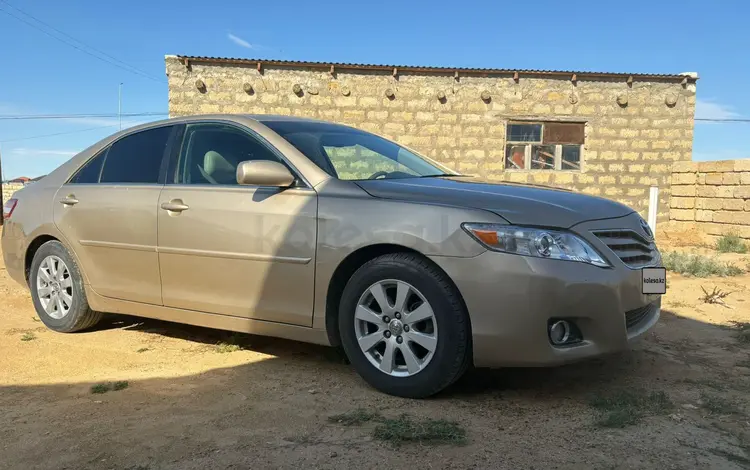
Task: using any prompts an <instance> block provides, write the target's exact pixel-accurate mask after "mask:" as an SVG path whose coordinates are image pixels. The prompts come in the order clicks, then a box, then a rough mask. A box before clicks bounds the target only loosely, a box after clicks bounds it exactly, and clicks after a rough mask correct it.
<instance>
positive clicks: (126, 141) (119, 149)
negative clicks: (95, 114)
mask: <svg viewBox="0 0 750 470" xmlns="http://www.w3.org/2000/svg"><path fill="white" fill-rule="evenodd" d="M170 132H172V126H164V127H157V128H155V129H149V130H145V131H141V132H138V133H135V134H132V135H129V136H127V137H124V138H122V139H120V140H118V141H117V142H115V143H114V144H113V145H112V147H110V149H109V152H107V158H106V159H105V160H104V168H103V170H102V176H101V178H100V182H101V183H146V184H148V183H152V184H155V183H158V182H159V169H160V168H161V162H162V159H163V158H164V151H165V149H166V148H167V141H168V140H169V133H170Z"/></svg>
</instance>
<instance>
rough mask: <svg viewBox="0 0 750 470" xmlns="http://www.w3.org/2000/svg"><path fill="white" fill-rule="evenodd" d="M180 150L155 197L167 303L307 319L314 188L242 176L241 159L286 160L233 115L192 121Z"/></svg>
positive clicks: (260, 316)
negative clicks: (226, 120)
mask: <svg viewBox="0 0 750 470" xmlns="http://www.w3.org/2000/svg"><path fill="white" fill-rule="evenodd" d="M177 160H178V163H177V164H176V170H175V171H174V174H173V176H172V171H170V176H169V178H168V181H167V185H166V186H165V187H164V190H163V191H162V193H161V197H160V199H159V206H160V208H159V216H158V219H159V223H158V227H159V228H158V232H159V264H160V269H161V279H162V295H163V298H164V305H165V306H169V307H177V308H183V309H189V310H198V311H202V312H209V313H213V314H222V315H232V316H239V317H246V318H253V319H258V320H267V321H275V322H282V323H289V324H295V325H304V326H311V325H312V308H313V286H314V280H315V243H316V235H317V225H316V217H317V207H318V206H317V194H316V193H315V191H314V190H313V189H312V188H310V187H308V186H307V185H306V184H305V183H303V182H301V181H300V182H299V184H298V185H297V186H296V187H291V188H276V187H263V186H240V185H238V184H237V179H236V171H237V165H238V163H240V162H241V161H246V160H272V161H278V162H281V163H283V164H286V163H285V162H284V160H283V158H281V156H280V155H279V153H278V152H277V151H276V150H275V149H273V148H272V147H271V146H270V144H268V143H267V142H265V141H262V140H261V139H260V137H258V136H256V135H254V134H252V133H251V132H250V131H249V130H247V129H244V128H239V127H236V126H234V125H228V124H222V123H196V124H188V125H187V126H186V128H185V131H184V137H183V139H182V145H181V150H180V152H179V158H178V159H177ZM287 166H289V165H287ZM291 170H292V171H293V172H294V169H291Z"/></svg>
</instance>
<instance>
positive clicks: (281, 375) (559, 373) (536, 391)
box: [0, 311, 732, 468]
mask: <svg viewBox="0 0 750 470" xmlns="http://www.w3.org/2000/svg"><path fill="white" fill-rule="evenodd" d="M112 329H121V330H123V334H124V333H125V332H127V331H136V332H139V333H145V334H148V335H156V336H159V337H168V338H174V339H178V340H181V341H185V342H190V343H195V344H199V345H211V344H216V343H217V342H220V341H222V340H226V338H227V337H228V336H227V333H225V332H222V331H218V330H212V329H209V328H201V327H193V326H187V325H182V324H176V323H170V322H165V321H158V320H143V319H140V318H135V317H128V316H118V317H115V316H108V318H107V319H106V320H105V321H103V322H102V323H101V325H100V326H99V327H98V328H97V329H94V330H90V332H89V333H88V334H97V332H103V331H106V330H112ZM675 331H679V332H680V333H679V334H678V335H675V333H674V332H675ZM667 333H669V334H667ZM666 336H668V338H666V339H665V337H666ZM234 337H235V338H237V337H239V338H240V341H241V345H242V346H241V349H243V350H246V351H250V352H253V353H259V354H244V355H243V353H242V352H238V353H232V354H238V355H237V356H232V357H231V360H229V361H224V362H219V364H229V363H233V362H236V361H239V362H240V363H239V364H237V365H229V366H223V367H218V368H209V369H207V370H204V371H201V372H200V373H192V372H191V373H185V374H181V375H178V376H167V377H161V376H158V377H149V378H143V377H142V375H140V374H141V372H142V371H141V369H134V368H124V369H111V370H110V371H109V372H108V373H107V376H106V380H112V381H115V380H121V381H127V382H128V386H127V388H125V389H124V390H121V391H112V392H108V393H106V394H103V395H94V394H92V392H91V386H92V385H94V382H80V381H78V382H75V383H56V384H34V385H2V386H0V410H1V411H0V417H2V418H3V420H4V422H5V423H6V424H7V425H6V426H4V428H3V429H2V430H0V438H2V440H3V442H4V443H5V444H6V446H7V449H12V452H11V453H9V454H8V456H7V457H6V459H5V462H6V463H9V464H10V465H12V466H13V467H14V468H61V467H66V468H139V467H138V466H140V468H245V467H252V466H256V465H260V466H264V464H263V463H262V462H265V463H266V464H268V465H270V466H273V465H272V464H271V462H280V461H284V460H283V459H285V458H286V459H289V458H290V457H289V456H290V455H291V454H290V452H291V451H292V450H294V449H298V448H301V449H305V452H306V454H305V455H304V456H299V457H298V458H299V459H301V460H295V459H296V458H297V457H295V458H292V460H287V463H288V465H287V467H289V468H292V467H293V466H294V465H296V464H294V465H292V464H291V462H292V461H294V462H296V463H300V462H302V461H303V460H304V461H305V462H306V463H308V464H313V466H315V467H320V468H331V467H330V462H331V455H333V452H335V453H336V454H337V455H338V457H337V459H338V460H336V464H337V465H338V467H337V468H351V466H356V465H357V462H356V461H355V460H356V459H357V458H358V457H357V456H358V455H360V454H358V453H357V452H350V450H351V448H352V446H354V447H356V448H358V449H359V448H362V447H367V453H368V455H369V454H372V455H373V456H374V457H373V458H377V459H382V461H386V459H389V458H392V456H391V457H389V456H390V454H388V453H390V452H391V450H390V448H389V447H387V446H379V445H374V446H373V445H372V444H370V443H369V441H368V440H366V439H365V440H363V439H364V438H362V437H361V434H362V432H363V431H357V430H356V429H351V430H349V431H346V430H342V428H341V426H337V425H335V424H331V422H330V418H331V417H332V416H334V415H336V414H339V413H346V412H350V411H352V410H356V409H361V408H364V409H372V410H378V411H380V412H383V413H384V414H386V415H394V416H395V415H398V414H401V413H403V412H410V413H414V414H416V415H421V416H429V417H431V418H435V419H452V420H459V421H461V422H464V423H466V424H467V425H468V424H469V423H471V424H472V426H471V434H470V437H471V439H473V440H476V441H482V440H484V439H493V437H492V436H495V438H496V437H497V431H496V430H495V431H492V429H497V428H492V427H491V425H492V423H503V426H510V425H511V424H510V423H512V422H513V421H514V420H517V419H519V417H521V416H523V418H522V419H523V420H526V422H527V423H528V422H529V420H531V421H535V420H539V421H540V422H547V421H546V420H549V419H551V418H550V416H552V415H554V416H555V419H562V420H563V421H565V422H569V423H576V424H575V426H587V424H586V423H587V422H589V421H590V420H591V419H592V418H591V417H589V416H588V414H590V413H591V412H590V411H587V410H590V408H589V407H588V400H589V398H590V397H591V396H592V395H593V394H595V393H598V392H602V391H611V390H615V389H618V388H623V387H641V388H645V389H650V390H665V391H668V392H669V393H670V394H671V393H673V391H672V389H671V387H674V386H677V385H678V384H679V383H680V382H679V381H680V380H681V379H682V378H683V377H687V376H689V374H690V373H691V371H694V370H695V367H696V364H698V367H703V366H702V365H701V363H700V362H699V361H698V362H696V361H695V360H694V357H692V356H691V355H694V354H700V351H696V350H687V349H685V350H684V351H683V350H680V351H678V352H680V353H681V354H683V353H684V355H685V356H684V357H683V356H680V355H679V354H674V353H675V351H676V350H677V349H679V345H680V344H683V343H685V344H686V342H687V341H689V342H690V343H691V344H692V345H693V347H696V345H697V346H698V347H699V346H700V345H701V344H704V343H708V342H713V343H715V342H717V341H718V342H719V344H726V345H728V346H729V345H731V342H732V335H728V334H727V330H726V329H725V328H722V327H720V326H716V325H710V324H706V323H703V322H700V321H697V320H692V319H688V318H685V317H680V316H679V315H676V314H674V313H672V312H669V311H664V312H663V315H662V319H661V320H660V322H659V323H658V324H657V327H655V328H654V330H653V331H652V332H651V333H649V335H648V336H647V337H646V338H645V339H644V340H643V341H642V342H640V343H639V344H637V345H636V346H635V347H634V349H633V350H632V351H628V352H623V353H620V354H615V355H611V356H607V357H603V358H600V359H596V360H590V361H584V362H580V363H577V364H571V365H568V366H563V367H553V368H520V369H500V370H486V369H477V370H472V371H470V372H469V373H467V374H466V376H465V377H463V378H462V379H461V380H459V381H458V382H457V383H456V384H454V385H453V386H451V387H449V388H448V389H446V390H445V391H443V392H442V393H440V394H438V395H436V396H435V397H433V398H431V399H427V400H423V401H421V402H419V401H415V400H410V399H403V398H398V397H392V396H388V395H385V394H382V393H380V392H378V391H376V390H374V389H373V388H372V387H370V386H368V385H367V384H366V383H365V382H364V381H363V380H362V379H360V378H359V377H358V376H357V375H356V374H355V372H354V371H353V370H352V368H351V366H349V365H346V364H344V363H343V361H341V357H340V356H338V355H337V353H336V350H335V349H333V348H327V347H322V346H316V345H311V344H305V343H299V342H294V341H289V340H282V339H276V338H265V337H259V336H253V335H244V334H242V335H235V336H234ZM182 351H193V352H191V353H184V352H182ZM155 352H157V353H158V351H155ZM206 354H208V355H209V356H208V358H209V362H208V363H211V364H213V363H214V359H211V356H210V355H211V354H214V353H213V352H210V351H208V352H206V353H200V352H197V353H196V352H195V351H194V349H190V348H188V349H184V350H170V351H168V352H167V351H165V352H164V353H163V355H161V356H159V357H158V358H156V359H155V361H158V362H156V363H154V365H156V364H157V363H158V364H162V361H169V360H171V361H175V360H176V361H177V363H178V364H179V362H180V361H190V360H191V358H198V357H203V358H204V359H205V358H206ZM222 357H225V356H222ZM70 359H71V358H67V359H66V358H60V357H58V358H56V360H70ZM218 360H219V359H218V356H217V359H216V361H218ZM706 367H708V366H706ZM174 370H175V371H178V373H179V370H180V369H179V366H177V368H176V369H174ZM185 370H189V369H188V368H186V369H185ZM534 413H536V414H534ZM587 420H588V421H587ZM474 423H478V424H477V426H474ZM488 426H490V427H488ZM495 426H497V424H495ZM92 430H95V432H92ZM537 431H538V429H537ZM533 432H535V431H534V428H533V427H520V428H518V430H517V431H514V433H515V434H514V437H513V438H514V439H519V442H526V441H527V440H533V439H535V438H538V436H535V435H532V434H530V433H533ZM550 432H551V433H552V434H551V435H554V433H555V432H558V431H553V430H550ZM358 433H359V434H358ZM519 433H520V434H519ZM558 437H559V436H558ZM558 440H559V439H558ZM623 445H624V444H623ZM472 448H473V447H472V446H469V447H467V448H458V449H456V450H453V451H451V452H453V453H455V455H456V456H461V455H465V456H466V458H469V459H471V457H470V456H471V455H473V454H471V452H472ZM381 454H382V455H381ZM386 454H388V455H386ZM440 455H441V454H440V453H437V454H434V453H429V452H428V453H425V454H424V456H423V458H424V459H427V460H425V461H424V462H422V463H423V464H424V465H425V466H426V467H429V466H436V467H440V466H441V463H443V462H442V461H441V460H440V459H441V457H440ZM567 458H571V457H570V456H568V457H567ZM259 459H260V460H259ZM347 459H354V460H347ZM254 462H255V463H254ZM258 462H261V463H258ZM360 463H361V462H360ZM402 463H403V464H404V465H405V464H406V462H405V461H404V462H402Z"/></svg>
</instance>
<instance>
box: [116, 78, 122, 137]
mask: <svg viewBox="0 0 750 470" xmlns="http://www.w3.org/2000/svg"><path fill="white" fill-rule="evenodd" d="M117 121H118V122H119V126H120V127H119V130H122V83H120V86H119V88H118V92H117Z"/></svg>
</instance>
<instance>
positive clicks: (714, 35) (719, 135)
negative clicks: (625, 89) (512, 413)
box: [0, 0, 750, 178]
mask: <svg viewBox="0 0 750 470" xmlns="http://www.w3.org/2000/svg"><path fill="white" fill-rule="evenodd" d="M5 2H7V3H5ZM8 4H10V5H12V6H15V7H18V8H20V9H21V10H23V11H25V12H26V13H29V14H31V15H33V16H34V17H36V18H38V19H40V20H42V21H44V22H45V23H48V24H50V25H52V26H53V27H55V28H57V29H58V30H60V31H62V32H64V33H67V34H69V35H70V36H72V37H74V38H76V39H78V40H80V41H82V42H83V43H85V44H87V45H90V46H93V47H95V48H97V49H99V50H100V51H103V52H105V53H107V54H109V55H110V56H112V57H115V58H117V59H119V60H121V61H123V62H125V63H127V64H129V65H131V66H133V67H136V68H137V69H139V70H141V71H143V72H145V73H146V74H148V75H149V76H152V77H154V78H155V79H149V78H145V77H143V76H141V75H138V74H134V73H130V72H128V71H125V70H122V69H120V68H117V67H115V66H112V65H110V64H108V63H104V62H102V61H100V60H97V59H95V58H93V57H91V56H89V55H86V54H84V53H82V52H80V51H79V50H76V49H74V48H72V47H70V46H68V45H66V44H63V43H62V42H60V41H58V40H55V39H53V38H51V37H50V36H48V35H46V34H44V33H43V32H41V31H39V30H38V29H34V28H32V27H30V26H29V25H27V24H25V23H23V22H21V21H19V20H18V19H16V18H13V17H11V16H9V15H8V14H7V13H4V12H8V13H11V14H13V15H15V16H18V17H21V18H23V19H25V20H26V21H28V22H30V23H34V20H32V19H30V18H28V17H25V16H24V15H22V14H21V13H19V12H18V11H17V10H14V9H13V8H12V7H10V6H8ZM0 10H1V11H0V44H2V49H0V115H9V114H14V115H18V114H62V113H70V114H91V113H102V114H107V113H116V112H117V90H118V84H119V83H123V113H138V112H163V113H165V114H166V112H167V85H166V80H165V78H164V77H165V76H164V55H165V54H183V55H208V56H224V57H248V58H257V57H260V58H279V59H287V60H312V61H336V62H366V63H386V64H404V65H435V66H461V67H498V68H536V69H564V70H571V69H573V70H592V71H607V72H644V73H647V72H653V73H679V72H688V71H690V72H692V71H695V72H698V73H699V74H700V76H701V79H700V81H699V82H698V100H699V103H698V111H697V113H698V115H699V116H700V117H710V118H750V86H748V85H747V83H748V82H747V77H748V76H750V59H749V57H750V55H749V51H750V28H748V22H747V19H748V18H749V17H750V4H748V3H747V2H743V1H735V0H716V1H714V2H709V1H706V0H701V1H692V0H679V1H672V0H649V1H642V0H631V1H629V2H621V1H617V2H615V1H603V0H599V1H588V0H579V1H576V2H561V1H553V0H537V1H535V2H519V1H514V2H509V1H503V0H501V1H497V0H495V1H490V0H484V1H473V2H472V1H463V2H455V1H450V2H447V1H445V2H443V1H436V0H432V1H421V0H420V1H417V0H412V1H409V2H404V1H399V2H397V1H390V0H386V1H384V0H380V1H378V2H366V1H349V2H325V1H314V2H310V1H296V0H295V1H279V2H253V1H247V0H244V1H229V0H223V1H221V2H205V1H200V2H198V1H191V0H180V1H174V0H159V1H154V0H149V1H142V0H131V1H129V2H124V3H123V2H103V1H101V0H96V1H94V0H70V1H66V2H60V1H59V0H58V1H55V0H0ZM34 24H36V23H34ZM37 25H38V24H37ZM38 26H40V27H42V28H43V26H41V25H38ZM147 119H153V118H125V119H124V123H123V126H124V127H126V126H128V125H132V124H134V123H135V121H139V122H143V121H144V120H147ZM103 126H109V127H105V128H102V127H103ZM91 128H98V129H94V130H86V129H91ZM116 130H117V119H116V118H81V119H74V120H54V121H52V120H44V121H9V120H0V152H1V153H2V159H3V173H4V175H5V177H6V178H12V177H16V176H20V175H25V176H32V177H33V176H37V175H40V174H45V173H47V172H49V171H51V170H52V169H54V168H55V167H56V166H58V165H59V164H61V163H62V162H64V161H65V160H67V159H68V158H70V156H72V155H73V154H74V153H76V152H78V151H80V150H82V149H84V148H85V147H87V146H88V145H90V144H92V143H94V142H96V141H97V140H99V139H101V138H102V137H105V136H106V135H109V134H111V133H112V132H114V131H116ZM78 131H82V132H78ZM53 133H66V134H64V135H57V136H51V137H46V138H33V139H30V138H28V137H33V136H38V135H46V134H53ZM747 135H750V123H744V124H743V123H719V124H712V123H699V124H697V125H696V130H695V145H694V155H693V158H694V159H696V160H706V159H730V158H745V157H750V149H748V144H747V143H746V142H745V141H744V139H743V137H744V136H747ZM20 139H24V140H20Z"/></svg>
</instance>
